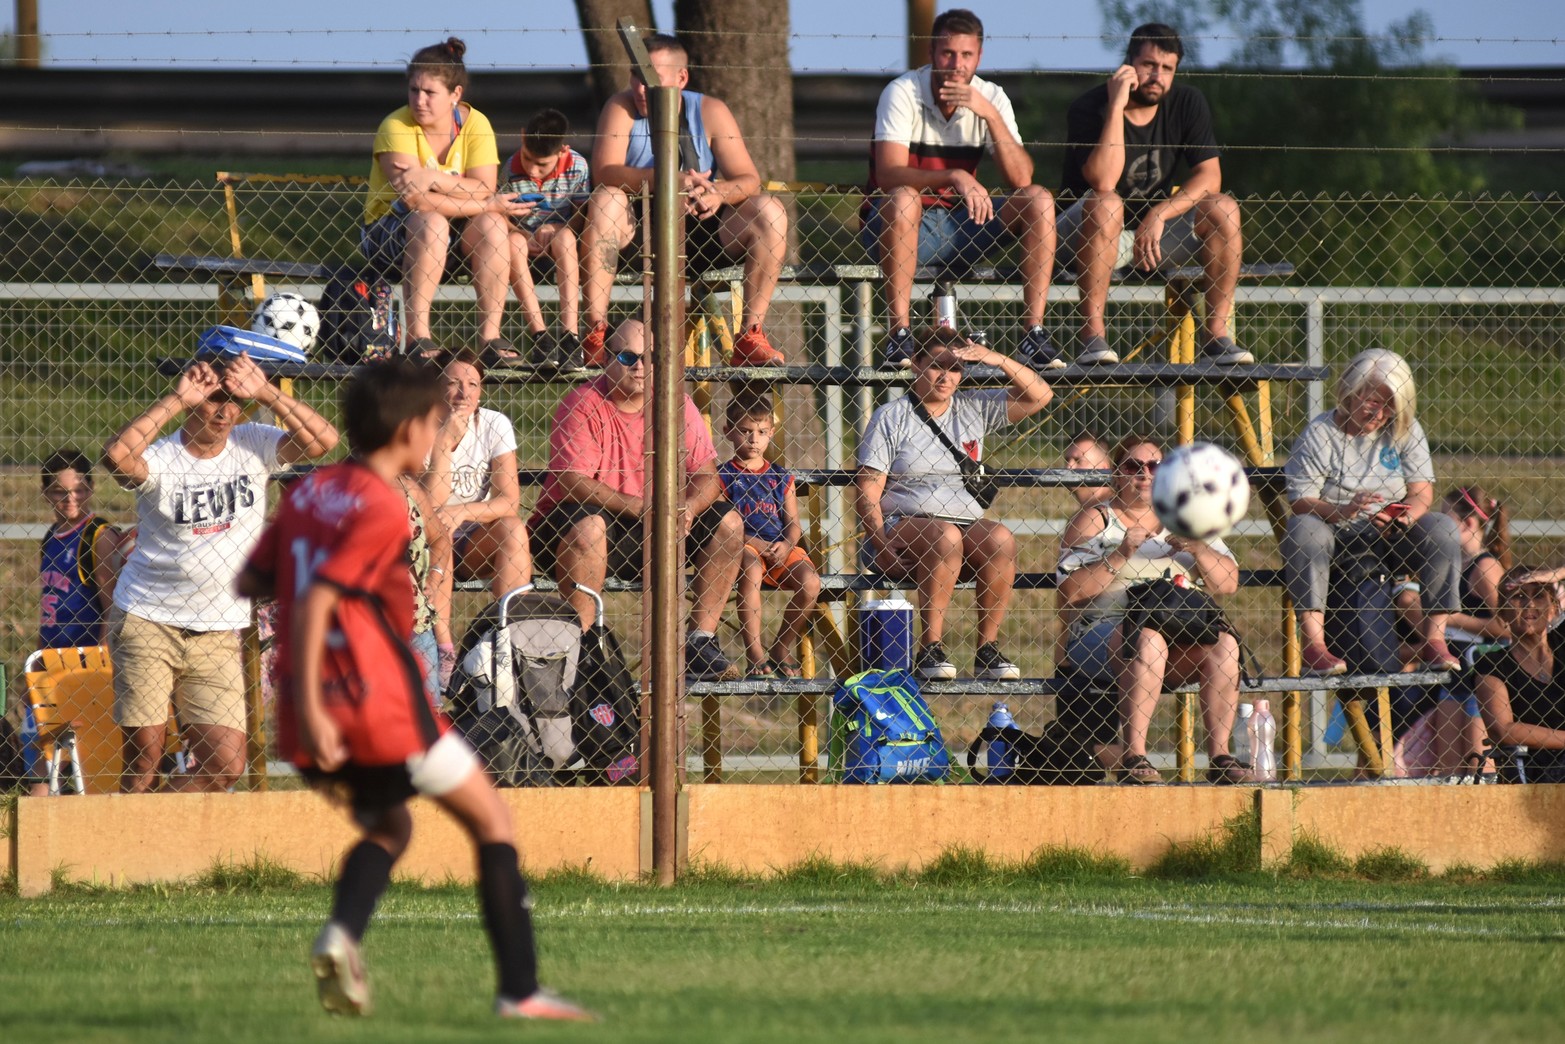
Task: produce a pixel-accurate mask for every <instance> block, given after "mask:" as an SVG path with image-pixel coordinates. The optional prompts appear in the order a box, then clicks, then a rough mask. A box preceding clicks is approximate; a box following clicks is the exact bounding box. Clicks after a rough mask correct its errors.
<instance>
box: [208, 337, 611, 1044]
mask: <svg viewBox="0 0 1565 1044" xmlns="http://www.w3.org/2000/svg"><path fill="white" fill-rule="evenodd" d="M440 399H441V384H440V380H439V376H438V374H436V373H435V372H434V371H433V370H432V369H431V368H429V367H428V366H426V365H425V364H423V363H420V362H415V361H413V360H411V359H406V358H403V359H395V360H392V361H390V362H386V363H382V364H380V365H377V366H371V367H367V368H365V369H363V370H361V371H360V372H359V373H358V374H356V375H355V376H354V377H353V379H352V380H351V381H350V382H349V383H348V385H347V387H346V388H344V390H343V395H342V415H343V420H344V424H345V427H346V429H347V434H348V442H349V445H350V446H351V447H352V449H353V456H352V457H350V458H349V459H348V460H346V461H344V462H343V463H341V464H336V465H333V466H331V467H327V468H322V469H321V470H319V471H317V472H315V473H314V474H312V475H310V476H308V477H307V478H305V479H303V480H301V481H299V482H297V483H295V484H294V485H293V487H291V488H290V489H289V490H288V492H287V493H286V494H285V495H284V497H283V499H282V502H281V504H280V505H279V506H278V511H277V517H276V518H275V519H274V520H273V522H272V523H271V525H269V526H268V527H267V529H266V532H265V533H263V534H262V536H261V540H260V543H259V544H258V545H257V546H256V549H255V551H254V553H253V554H252V555H251V557H250V560H249V562H248V563H247V564H246V566H245V569H244V571H243V572H242V573H241V574H240V576H239V580H238V582H237V587H238V590H239V592H240V594H241V595H243V596H244V597H251V598H253V597H265V596H274V597H275V598H276V599H277V603H278V617H279V619H278V642H279V646H280V655H279V656H278V661H277V662H278V664H279V670H278V675H279V677H278V678H277V686H278V693H279V696H280V699H279V700H278V703H277V708H278V715H277V739H278V746H279V748H280V749H281V751H282V753H283V754H284V755H285V756H288V757H290V758H292V760H293V762H294V763H295V764H296V765H298V766H299V768H300V769H301V771H302V772H303V773H304V775H305V777H306V778H307V779H308V780H310V782H311V783H312V784H313V785H314V786H316V787H319V788H320V789H322V790H323V791H325V792H327V793H329V794H331V795H332V796H334V797H336V798H339V799H342V800H345V801H346V802H347V803H349V804H350V805H351V807H352V812H353V817H354V819H355V820H356V821H357V823H358V824H359V826H360V828H361V829H362V830H363V832H364V834H363V838H362V839H361V840H360V841H359V842H358V844H356V845H354V846H353V848H351V849H349V851H348V854H347V857H346V858H345V859H344V860H343V864H342V871H341V873H340V874H339V875H338V878H337V886H336V896H335V899H334V901H333V904H332V914H331V920H330V921H328V922H327V923H326V927H324V928H323V929H321V933H320V935H319V936H318V937H317V938H316V940H315V948H314V951H313V953H312V955H311V958H310V962H311V966H312V968H313V969H314V972H315V977H316V979H317V986H318V989H319V991H320V998H321V1004H322V1005H323V1006H324V1007H325V1008H326V1010H327V1011H331V1012H337V1013H342V1014H348V1015H363V1014H368V1012H369V1010H370V991H369V982H368V980H367V979H366V977H365V974H364V965H363V962H362V961H361V959H360V956H359V943H360V940H361V939H362V938H363V936H364V932H365V930H366V929H367V928H368V926H369V920H370V915H371V914H372V913H373V912H374V909H375V904H376V903H377V902H378V901H379V899H380V896H381V894H382V893H383V892H384V891H385V890H386V885H387V883H388V882H389V881H390V879H391V868H392V866H393V865H394V864H395V863H396V861H397V858H398V857H399V856H401V854H402V852H403V850H404V849H406V848H407V844H408V841H409V839H410V838H411V836H412V831H413V819H412V816H411V815H410V814H409V812H408V808H407V801H408V799H409V798H411V797H412V796H414V795H415V794H423V795H425V796H426V797H429V798H432V799H433V800H434V801H436V802H437V803H438V804H439V805H440V806H441V807H442V808H444V809H445V810H446V811H447V812H449V813H450V814H451V815H452V816H453V817H455V818H456V820H457V821H458V822H459V823H461V824H462V826H463V828H465V829H466V831H467V833H468V835H469V837H471V838H472V841H473V845H474V847H475V848H476V849H477V853H478V889H479V895H480V897H481V900H482V906H483V915H484V927H485V929H486V930H487V931H488V933H489V941H490V943H491V945H492V946H493V948H494V953H495V961H496V964H497V965H498V968H499V989H498V994H497V996H496V998H495V1012H496V1014H499V1015H501V1016H503V1017H507V1018H531V1019H569V1020H579V1021H586V1020H590V1019H591V1018H592V1016H590V1015H589V1014H588V1013H587V1012H585V1011H584V1010H582V1009H581V1008H578V1007H577V1006H576V1005H574V1004H571V1003H569V1002H567V1001H564V1000H561V999H560V998H558V997H555V996H554V995H553V994H551V993H549V992H548V991H546V990H543V989H540V988H539V986H538V975H537V958H536V954H535V953H534V949H533V927H532V914H531V913H530V903H529V900H528V897H527V883H526V882H525V881H524V880H523V879H522V875H521V872H520V871H519V870H518V868H517V856H516V848H515V846H514V843H513V834H512V830H511V819H510V814H509V812H508V811H507V809H506V807H505V805H504V804H503V803H502V802H501V801H500V799H499V796H498V795H497V794H496V793H495V791H494V789H493V788H491V787H490V785H489V780H488V777H487V776H485V775H484V773H483V772H482V771H480V770H479V766H478V761H477V758H476V756H475V755H474V754H473V751H472V748H470V747H469V746H468V745H467V744H466V743H465V742H464V741H463V740H462V738H461V736H459V735H458V734H457V733H455V732H449V731H446V727H445V726H444V725H443V724H442V723H441V722H440V721H439V719H437V718H436V716H435V714H434V712H433V710H432V709H431V707H430V702H429V696H428V694H427V693H426V692H425V690H424V684H423V681H422V676H421V671H420V669H419V666H418V663H417V661H416V659H415V658H414V655H413V651H412V649H411V648H410V647H409V644H408V643H409V640H410V638H411V636H412V626H413V581H412V578H411V576H410V575H409V573H408V566H407V549H408V542H409V541H410V539H411V537H412V534H411V531H410V530H409V527H408V512H407V504H406V501H405V500H404V499H403V496H402V494H401V492H400V491H399V490H398V489H397V487H396V486H395V485H394V483H395V482H396V480H397V478H398V476H400V475H404V474H408V473H411V472H414V471H417V470H419V469H421V468H422V467H423V464H424V459H425V458H426V457H428V456H429V451H430V448H431V447H432V446H433V445H434V441H435V434H436V432H437V431H438V430H439V427H440V411H439V405H440Z"/></svg>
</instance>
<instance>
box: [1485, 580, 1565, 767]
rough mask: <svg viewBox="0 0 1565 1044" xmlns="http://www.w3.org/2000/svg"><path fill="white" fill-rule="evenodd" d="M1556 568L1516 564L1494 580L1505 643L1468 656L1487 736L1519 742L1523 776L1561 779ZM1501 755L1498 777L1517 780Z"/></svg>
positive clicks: (1563, 695)
mask: <svg viewBox="0 0 1565 1044" xmlns="http://www.w3.org/2000/svg"><path fill="white" fill-rule="evenodd" d="M1562 573H1565V571H1562V570H1544V569H1535V568H1533V567H1531V566H1517V567H1516V568H1515V569H1512V570H1510V571H1509V572H1507V573H1506V574H1505V578H1504V579H1503V580H1501V581H1500V619H1501V620H1502V621H1503V622H1504V624H1505V626H1506V627H1507V628H1508V629H1509V630H1510V633H1511V644H1510V645H1509V646H1508V647H1507V648H1504V649H1498V650H1495V651H1493V652H1488V653H1484V654H1482V655H1480V656H1478V657H1477V658H1476V659H1475V660H1474V662H1473V673H1474V676H1475V677H1476V678H1477V679H1478V684H1477V689H1478V706H1479V708H1480V709H1481V710H1482V711H1483V720H1484V725H1485V726H1487V728H1488V730H1489V738H1490V739H1492V740H1493V741H1494V742H1495V743H1496V744H1498V745H1500V746H1505V747H1519V746H1520V747H1526V748H1527V754H1526V757H1525V759H1524V764H1525V771H1526V781H1527V782H1528V783H1561V782H1565V631H1562V630H1561V629H1558V628H1555V629H1552V630H1551V629H1550V626H1549V625H1550V624H1551V623H1552V622H1553V621H1554V618H1555V617H1556V616H1557V615H1558V613H1559V608H1560V603H1559V597H1558V595H1556V593H1555V590H1554V585H1555V583H1556V582H1557V581H1558V580H1559V578H1560V576H1561V574H1562ZM1515 771H1516V770H1515V764H1514V762H1509V761H1507V760H1503V759H1502V760H1501V775H1502V778H1507V777H1509V781H1510V782H1520V778H1519V777H1518V776H1516V775H1515Z"/></svg>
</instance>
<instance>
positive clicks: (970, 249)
mask: <svg viewBox="0 0 1565 1044" xmlns="http://www.w3.org/2000/svg"><path fill="white" fill-rule="evenodd" d="M885 202H886V201H885V200H884V199H872V200H870V211H869V216H868V217H866V218H865V219H864V228H863V229H862V231H861V232H860V236H861V238H862V240H863V243H864V249H865V250H868V251H869V256H870V257H873V258H876V259H878V258H879V257H880V233H881V226H882V222H881V220H880V208H881V206H882V205H883V204H884V203H885ZM999 203H1000V201H998V200H997V201H996V204H995V216H994V218H992V219H991V220H990V221H988V222H987V223H986V224H982V225H980V224H979V223H978V222H976V221H974V220H973V219H972V218H970V217H968V216H967V208H966V207H962V206H955V207H932V206H926V207H925V208H924V216H923V217H921V218H919V221H918V263H919V264H920V265H942V266H944V267H947V268H971V267H972V266H974V265H976V264H977V263H978V262H980V261H982V260H983V259H984V258H985V257H986V256H988V254H989V252H990V251H992V250H993V249H994V248H995V247H997V246H999V245H1001V244H1002V243H1009V242H1011V241H1012V240H1014V239H1015V236H1013V235H1011V232H1010V230H1009V229H1007V228H1006V227H1005V222H1004V221H1001V220H1000V217H999Z"/></svg>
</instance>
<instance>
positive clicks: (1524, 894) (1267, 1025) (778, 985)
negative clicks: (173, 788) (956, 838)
mask: <svg viewBox="0 0 1565 1044" xmlns="http://www.w3.org/2000/svg"><path fill="white" fill-rule="evenodd" d="M960 862H961V861H960V860H955V861H954V862H953V861H949V860H948V861H946V862H945V863H943V864H936V865H934V866H933V867H931V868H930V869H927V870H926V871H924V872H923V873H922V874H919V875H916V876H913V875H903V876H900V877H894V878H891V879H889V880H888V879H886V878H883V877H880V876H877V875H875V874H873V873H871V872H870V871H867V870H863V869H855V868H851V867H849V868H842V867H825V866H813V867H805V868H801V869H799V870H797V871H795V872H794V873H792V874H787V875H784V877H783V878H782V879H781V880H780V881H774V882H771V883H760V882H755V881H740V880H732V879H728V878H726V877H725V876H724V875H722V874H719V873H711V872H708V873H706V874H704V875H701V874H698V875H696V880H695V882H694V883H682V884H681V885H679V886H678V887H676V888H674V889H672V890H668V891H659V890H655V889H651V888H648V887H642V886H624V887H613V886H609V885H606V884H602V883H599V882H593V881H588V880H582V879H579V878H574V877H565V878H555V879H550V880H545V881H543V882H541V883H540V884H539V885H538V886H537V887H536V888H535V894H536V897H537V921H538V925H539V933H540V946H541V950H542V961H543V970H544V978H545V980H546V981H547V982H548V983H549V984H551V985H553V986H554V987H556V988H557V989H560V990H561V991H562V992H565V993H567V994H568V995H570V996H571V997H573V998H575V999H578V1000H580V1001H581V1002H583V1003H586V1004H588V1005H590V1006H591V1007H593V1008H594V1009H595V1010H597V1011H598V1012H600V1013H601V1014H602V1015H603V1017H604V1023H603V1025H601V1026H597V1027H585V1028H584V1027H571V1026H533V1027H528V1028H527V1029H525V1030H519V1029H518V1028H517V1027H511V1026H504V1025H500V1024H497V1023H496V1022H495V1021H494V1020H493V1019H492V1017H491V1016H490V1015H489V1013H488V1003H489V999H490V992H491V989H492V973H491V970H490V963H489V956H488V949H487V946H486V944H485V941H484V938H483V935H482V932H481V928H480V924H479V922H478V920H477V918H476V915H475V902H474V898H473V895H472V893H471V891H470V890H468V889H466V888H457V887H447V888H432V889H423V888H415V887H412V886H397V887H394V888H393V889H392V891H391V892H390V893H389V894H388V895H387V897H386V899H385V901H384V903H383V904H382V907H381V911H380V913H379V915H378V917H377V920H376V922H375V924H374V927H373V928H372V931H371V933H370V935H369V936H368V938H367V940H366V959H367V961H368V962H369V966H370V969H371V974H372V977H373V979H374V982H375V986H376V989H377V994H376V1001H377V1011H376V1013H375V1015H374V1016H373V1017H372V1018H370V1019H368V1020H363V1021H343V1020H335V1019H331V1018H329V1017H328V1016H326V1015H325V1014H324V1013H322V1012H321V1011H320V1010H319V1009H318V1008H317V1006H316V1003H315V998H314V990H313V986H312V985H311V982H310V979H309V975H308V971H307V968H306V965H305V960H304V957H305V954H306V952H307V950H308V948H309V945H310V942H311V940H312V939H313V937H314V934H315V932H316V930H317V928H318V926H319V923H320V921H321V919H322V917H323V916H324V913H325V911H326V909H327V907H328V905H329V902H330V896H329V893H328V891H327V889H326V888H325V887H323V886H320V885H315V884H311V885H304V884H298V883H294V884H292V885H289V884H284V885H282V886H263V887H253V882H247V881H246V880H245V879H244V876H243V875H239V876H238V877H235V876H232V875H230V877H228V878H227V879H219V881H218V882H217V883H218V884H220V885H225V886H223V887H214V886H213V885H212V884H211V883H209V884H208V885H206V886H199V887H190V888H181V889H175V890H165V889H156V890H151V889H149V890H140V891H136V892H131V893H124V892H117V893H93V892H81V891H77V892H64V893H56V894H55V895H53V896H51V897H49V898H45V899H38V900H19V899H15V898H9V897H8V898H0V952H3V953H4V954H5V955H6V959H5V960H4V961H3V962H0V1026H3V1027H4V1030H3V1035H4V1037H5V1039H6V1040H8V1041H10V1042H13V1044H27V1042H32V1041H45V1040H70V1041H80V1042H95V1041H142V1040H147V1041H152V1040H158V1041H162V1040H175V1039H178V1040H213V1039H222V1040H227V1041H252V1040H253V1041H277V1040H299V1039H316V1040H374V1041H387V1040H413V1039H417V1040H427V1041H438V1040H455V1039H464V1040H487V1039H500V1038H501V1037H502V1036H503V1037H505V1038H507V1039H509V1038H510V1037H511V1036H512V1035H514V1034H516V1033H518V1032H524V1033H526V1034H527V1035H528V1037H529V1039H539V1040H563V1039H574V1040H607V1039H614V1040H617V1041H639V1040H648V1041H661V1040H675V1039H677V1040H681V1041H687V1042H693V1041H724V1042H726V1041H739V1040H744V1041H768V1040H778V1041H782V1040H793V1041H797V1040H853V1041H859V1042H865V1041H882V1040H885V1041H891V1040H897V1041H907V1040H941V1041H949V1040H972V1041H1000V1040H1039V1039H1066V1040H1087V1041H1095V1040H1116V1041H1117V1040H1126V1039H1138V1040H1149V1041H1157V1040H1176V1039H1203V1040H1213V1041H1217V1040H1226V1039H1234V1038H1247V1039H1256V1040H1282V1039H1304V1040H1319V1041H1337V1040H1341V1041H1354V1042H1360V1041H1364V1040H1366V1039H1371V1038H1379V1039H1390V1040H1411V1039H1418V1040H1421V1041H1425V1042H1434V1041H1446V1040H1450V1041H1462V1042H1471V1041H1496V1040H1508V1039H1521V1038H1523V1037H1526V1038H1530V1039H1548V1038H1551V1037H1558V1036H1559V1032H1560V1031H1559V1030H1558V1026H1559V1025H1560V1022H1561V1019H1562V1017H1565V993H1562V992H1561V991H1560V989H1559V983H1560V978H1561V972H1562V970H1565V948H1562V946H1561V942H1562V941H1565V904H1562V903H1561V901H1560V899H1559V885H1560V884H1561V881H1562V879H1561V878H1560V877H1558V876H1557V875H1556V876H1549V875H1544V876H1535V877H1534V878H1532V879H1530V880H1529V879H1525V878H1524V879H1522V880H1521V881H1520V882H1519V883H1497V882H1494V881H1482V882H1477V883H1475V880H1474V879H1465V880H1464V879H1462V878H1461V877H1460V876H1458V877H1456V878H1449V877H1448V878H1443V879H1439V880H1428V879H1425V880H1421V881H1414V882H1409V881H1402V882H1397V883H1384V882H1381V883H1374V882H1370V881H1365V880H1318V879H1316V880H1310V879H1304V880H1300V879H1295V878H1290V877H1278V878H1273V877H1271V876H1270V875H1261V874H1253V873H1252V874H1240V875H1233V876H1227V877H1223V876H1218V877H1212V878H1206V879H1202V880H1195V881H1190V880H1177V879H1143V878H1137V877H1132V876H1130V875H1129V874H1128V872H1127V871H1125V870H1124V868H1123V867H1116V866H1114V865H1113V864H1097V865H1092V866H1090V867H1088V868H1087V869H1088V871H1089V872H1088V874H1087V876H1078V875H1077V873H1078V871H1079V870H1081V869H1082V866H1081V863H1080V862H1079V861H1077V862H1073V861H1072V860H1069V859H1066V860H1054V861H1050V860H1046V859H1045V860H1035V862H1034V863H1033V864H1032V865H1031V866H1030V868H1018V869H1015V870H1013V871H1012V872H1008V873H995V872H984V873H978V874H968V873H964V872H963V869H962V867H961V866H960ZM262 876H263V877H264V876H265V875H262ZM1550 1027H1554V1028H1553V1029H1551V1028H1550Z"/></svg>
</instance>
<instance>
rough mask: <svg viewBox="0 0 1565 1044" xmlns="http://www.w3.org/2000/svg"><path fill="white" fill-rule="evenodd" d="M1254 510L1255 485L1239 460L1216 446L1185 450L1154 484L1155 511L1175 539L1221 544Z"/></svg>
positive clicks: (1171, 460)
mask: <svg viewBox="0 0 1565 1044" xmlns="http://www.w3.org/2000/svg"><path fill="white" fill-rule="evenodd" d="M1249 507H1250V480H1249V479H1248V478H1247V477H1246V476H1245V473H1244V466H1243V465H1242V464H1240V463H1239V460H1238V458H1237V457H1235V456H1234V455H1233V454H1232V453H1229V452H1228V451H1227V450H1225V449H1223V448H1222V447H1221V446H1214V445H1212V444H1211V443H1210V442H1192V443H1191V444H1190V445H1188V446H1180V447H1179V448H1178V449H1176V450H1174V451H1173V452H1172V453H1170V454H1169V455H1168V456H1166V457H1164V458H1163V463H1162V465H1161V466H1160V467H1159V468H1158V469H1157V477H1156V478H1154V479H1153V480H1152V510H1153V511H1155V512H1157V518H1158V521H1159V522H1161V523H1163V525H1164V526H1165V527H1166V528H1167V529H1168V531H1169V532H1170V533H1173V534H1174V535H1175V536H1182V537H1189V538H1191V539H1193V540H1215V539H1216V538H1218V537H1221V536H1226V535H1227V534H1228V533H1230V532H1232V531H1233V528H1234V526H1236V525H1238V524H1239V520H1240V519H1241V518H1243V517H1244V513H1245V512H1246V511H1247V510H1249Z"/></svg>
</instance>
